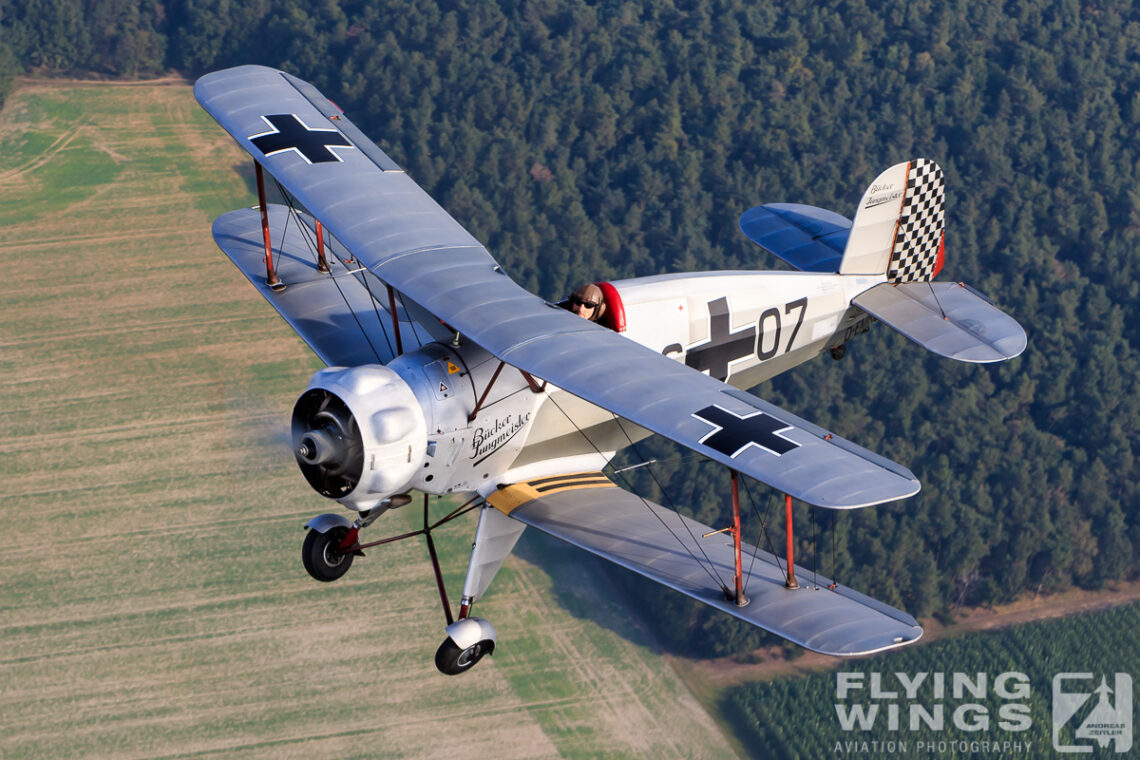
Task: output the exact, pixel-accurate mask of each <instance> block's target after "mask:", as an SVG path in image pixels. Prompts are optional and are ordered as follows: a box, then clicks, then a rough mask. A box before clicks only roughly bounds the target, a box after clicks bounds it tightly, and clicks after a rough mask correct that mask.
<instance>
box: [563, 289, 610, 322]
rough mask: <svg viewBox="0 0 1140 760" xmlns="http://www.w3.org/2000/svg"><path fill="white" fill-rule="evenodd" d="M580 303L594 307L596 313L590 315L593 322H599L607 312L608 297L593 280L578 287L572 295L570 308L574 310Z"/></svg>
mask: <svg viewBox="0 0 1140 760" xmlns="http://www.w3.org/2000/svg"><path fill="white" fill-rule="evenodd" d="M578 304H581V305H583V306H592V307H594V313H593V314H592V315H591V316H590V321H591V322H597V321H598V320H599V319H601V317H602V315H603V314H605V313H606V299H605V297H604V296H603V295H602V289H601V288H599V287H598V286H597V285H595V284H594V283H592V282H590V283H586V284H585V285H583V286H582V287H580V288H578V289H577V290H575V291H574V293H573V295H571V296H570V310H571V311H573V310H574V307H575V306H576V305H578Z"/></svg>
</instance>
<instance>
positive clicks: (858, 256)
mask: <svg viewBox="0 0 1140 760" xmlns="http://www.w3.org/2000/svg"><path fill="white" fill-rule="evenodd" d="M945 228H946V188H945V182H944V179H943V174H942V168H941V167H940V166H939V165H938V164H936V163H934V162H933V161H929V160H927V159H925V158H919V159H915V160H914V161H908V162H906V163H902V164H896V165H894V166H892V167H891V168H890V169H887V170H886V171H885V172H883V173H882V174H880V175H879V176H878V177H877V178H876V179H875V181H874V182H872V183H871V186H870V187H868V188H867V192H866V193H864V194H863V198H862V200H860V201H859V207H858V209H857V211H856V212H855V221H854V222H853V223H852V225H851V235H850V237H849V238H848V240H847V247H846V248H844V250H843V260H842V262H841V263H840V265H839V273H840V274H864V275H874V274H882V273H883V272H886V273H887V281H888V282H925V281H928V280H931V279H933V278H934V277H935V276H937V274H938V273H939V272H940V271H941V270H942V263H943V259H944V256H945V236H946V229H945Z"/></svg>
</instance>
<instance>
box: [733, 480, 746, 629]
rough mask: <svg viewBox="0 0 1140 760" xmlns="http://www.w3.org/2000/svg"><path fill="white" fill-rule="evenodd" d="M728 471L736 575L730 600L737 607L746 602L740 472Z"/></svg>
mask: <svg viewBox="0 0 1140 760" xmlns="http://www.w3.org/2000/svg"><path fill="white" fill-rule="evenodd" d="M729 472H731V473H732V553H733V555H734V557H735V559H736V575H735V577H734V578H733V580H734V581H735V582H736V597H735V598H734V599H732V601H733V602H735V603H736V606H737V607H744V606H746V605H747V604H748V597H747V596H745V595H744V572H743V568H741V562H740V473H738V472H737V471H736V470H729Z"/></svg>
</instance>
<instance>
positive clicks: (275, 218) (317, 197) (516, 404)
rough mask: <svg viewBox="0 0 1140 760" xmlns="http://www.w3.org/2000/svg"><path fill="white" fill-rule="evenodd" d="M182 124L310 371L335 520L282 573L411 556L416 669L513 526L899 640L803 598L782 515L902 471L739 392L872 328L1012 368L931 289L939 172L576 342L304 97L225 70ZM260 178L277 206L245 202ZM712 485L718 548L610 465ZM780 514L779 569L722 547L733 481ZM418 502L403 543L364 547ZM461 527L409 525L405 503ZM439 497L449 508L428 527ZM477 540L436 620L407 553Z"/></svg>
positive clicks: (758, 239) (685, 587) (823, 586)
mask: <svg viewBox="0 0 1140 760" xmlns="http://www.w3.org/2000/svg"><path fill="white" fill-rule="evenodd" d="M194 93H195V96H196V97H197V99H198V102H199V103H201V105H202V107H203V108H205V109H206V111H208V112H209V113H210V115H211V116H213V118H214V119H216V120H217V121H218V123H219V124H220V125H221V126H222V127H223V128H224V129H225V130H226V131H227V132H228V133H229V134H230V135H231V136H232V137H233V138H234V139H235V140H236V141H237V143H238V144H239V145H240V146H241V147H242V148H243V149H245V150H246V151H247V152H248V153H249V154H250V155H251V156H252V158H253V160H254V168H255V174H256V178H257V188H258V205H257V206H255V207H252V208H247V209H239V210H236V211H232V212H230V213H227V214H225V215H223V216H221V217H219V218H218V219H217V220H216V221H215V222H214V224H213V236H214V239H215V241H216V242H217V244H218V246H219V247H220V248H221V249H222V251H223V252H225V254H226V255H227V256H228V257H229V258H230V259H231V260H232V261H233V262H234V264H236V265H237V267H238V268H239V269H240V270H241V271H242V272H243V273H244V274H245V275H246V277H247V278H248V279H249V281H250V282H251V283H252V284H253V285H254V286H255V287H256V288H257V289H258V290H259V291H260V292H261V294H262V295H263V296H264V297H265V299H266V300H267V301H268V302H269V303H270V304H271V305H272V306H273V307H274V308H275V309H276V310H277V311H278V312H279V313H280V315H281V316H282V317H284V319H285V320H286V321H287V322H288V323H289V324H290V325H291V326H292V327H293V328H294V329H295V330H296V331H297V333H298V334H299V335H300V336H301V338H303V339H304V340H305V342H306V343H307V344H308V345H309V346H310V347H311V348H312V350H313V351H314V352H315V353H316V354H317V356H318V357H320V359H321V360H322V361H323V362H324V363H325V364H326V365H327V366H326V368H325V369H322V370H320V371H318V372H317V373H316V374H315V375H313V377H312V379H311V380H310V381H309V384H308V387H307V388H306V389H305V390H304V392H303V393H302V394H301V395H300V398H299V399H298V400H297V402H296V404H295V407H294V409H293V414H292V423H291V424H292V442H293V454H294V457H295V459H296V461H297V464H298V465H299V467H300V469H301V472H302V473H303V475H304V477H305V479H306V480H307V481H308V483H309V485H310V486H312V488H313V489H314V490H316V491H317V493H319V494H321V495H322V496H324V497H326V498H328V499H330V500H332V501H335V502H337V503H339V504H340V505H341V506H342V507H345V508H347V512H330V513H326V514H322V515H320V516H318V517H315V518H313V519H312V520H311V521H309V522H308V523H307V524H306V526H305V527H306V528H307V531H306V534H305V539H304V543H303V547H302V559H303V563H304V566H305V568H306V569H307V570H308V572H309V574H310V575H312V577H313V578H315V579H317V580H319V581H325V582H330V581H335V580H336V579H338V578H340V577H342V576H343V575H344V573H345V572H347V571H348V569H349V567H350V565H351V564H352V563H353V560H354V559H355V558H357V557H360V556H362V555H363V553H364V550H365V549H369V548H371V547H375V546H379V545H382V544H385V543H387V542H390V541H395V540H400V539H404V538H409V537H412V536H420V535H422V536H424V537H425V538H426V543H427V548H428V552H429V555H430V559H431V562H432V566H433V568H434V570H435V575H436V581H437V584H438V590H439V595H440V600H441V603H442V606H443V610H444V616H445V618H446V621H447V625H446V628H445V633H446V637H445V639H444V641H443V643H442V644H441V645H440V646H439V648H438V650H437V652H436V657H435V662H436V665H437V667H438V668H439V670H440V671H442V672H443V673H447V674H458V673H462V672H464V671H466V670H468V669H469V668H471V667H472V666H473V665H475V663H476V662H478V661H479V660H480V658H482V657H483V656H484V655H486V654H490V653H491V652H493V650H494V648H495V645H496V641H497V637H496V632H495V629H494V627H493V626H492V625H491V624H490V622H488V621H487V620H484V619H482V618H479V617H476V616H474V615H473V614H472V613H473V609H474V605H475V604H476V603H477V602H478V601H479V599H480V598H481V597H482V596H483V595H484V594H485V593H486V591H487V589H488V587H489V585H490V583H491V581H492V579H493V578H494V576H495V574H496V572H497V571H498V570H499V568H500V566H501V565H502V563H503V562H504V560H505V558H506V557H507V556H508V555H509V554H510V552H511V551H512V549H513V548H514V546H515V544H516V542H517V541H518V539H519V536H520V535H521V534H522V532H523V531H524V529H525V528H526V527H527V526H530V527H532V528H536V529H538V530H539V531H542V532H544V533H548V534H550V535H552V536H555V537H557V538H559V539H562V540H563V541H566V542H568V543H570V544H572V545H574V546H577V547H580V548H581V549H584V550H586V551H588V552H592V553H593V554H595V555H598V556H600V557H603V558H605V559H607V560H610V561H612V562H614V563H616V564H618V565H620V566H622V567H625V568H628V569H629V570H632V571H633V572H635V573H639V574H641V575H643V576H646V577H648V578H650V579H652V580H654V581H656V582H659V583H662V584H664V585H666V586H668V587H670V588H672V589H675V590H677V591H679V592H681V593H683V594H686V595H688V596H690V597H692V598H694V599H696V600H698V601H700V602H703V603H704V604H707V605H710V606H711V607H714V608H716V609H718V610H721V611H723V612H724V613H727V614H729V615H733V616H735V617H737V618H739V619H741V620H744V621H746V622H747V623H750V624H752V625H755V626H758V627H760V628H763V629H765V630H767V631H770V632H772V633H774V634H777V635H779V636H781V637H784V638H786V639H788V640H790V641H792V642H795V643H796V644H798V645H800V646H802V647H805V648H807V649H810V650H814V651H817V652H823V653H826V654H829V655H840V656H849V655H861V654H867V653H871V652H877V651H881V650H885V649H890V648H893V647H898V646H903V645H905V644H909V643H911V642H914V641H916V640H917V639H918V638H919V637H920V636H921V635H922V628H921V627H920V626H919V625H918V623H917V622H916V620H915V619H914V618H913V617H912V616H910V615H908V614H907V613H905V612H903V611H901V610H898V609H894V608H892V607H891V606H889V605H887V604H884V603H882V602H879V601H876V600H874V599H872V598H870V597H867V596H865V595H863V594H861V593H859V592H857V591H854V590H852V589H850V588H847V587H845V586H843V585H841V584H838V583H835V582H834V581H833V580H831V579H828V578H822V577H819V576H817V577H816V580H815V582H812V583H804V584H801V583H799V582H798V581H797V579H796V573H797V571H798V572H799V573H800V577H801V578H802V577H804V574H805V571H804V570H803V568H802V567H797V566H796V564H795V561H794V553H793V552H794V546H793V526H792V504H793V500H799V501H801V502H804V503H807V504H809V505H813V506H814V507H819V508H822V509H829V510H852V509H859V508H863V507H869V506H872V505H877V504H883V503H885V502H891V501H895V500H898V499H904V498H906V497H909V496H912V495H913V494H915V493H917V492H918V490H919V482H918V480H917V479H916V478H915V476H914V475H913V474H912V473H911V472H910V471H909V470H908V469H907V468H906V467H904V466H902V465H900V464H897V463H895V462H892V461H890V460H889V459H886V458H884V457H882V456H879V455H877V454H874V453H872V452H871V451H868V450H866V449H864V448H862V447H860V446H858V445H856V444H855V443H852V442H851V441H848V440H845V439H844V438H842V437H840V436H839V435H837V434H836V433H834V432H832V431H829V430H826V429H823V428H821V427H819V426H817V425H814V424H812V423H811V422H808V421H807V420H804V419H801V418H800V417H798V416H796V415H794V414H791V413H789V412H787V411H785V410H783V409H780V408H778V407H777V406H775V405H773V404H771V403H768V402H766V401H764V400H763V399H762V398H760V397H759V396H757V395H754V394H753V393H749V392H747V391H746V390H745V389H749V388H753V387H755V386H757V385H758V384H760V383H762V382H764V381H765V380H767V379H769V378H771V377H773V376H775V375H777V374H779V373H781V372H784V371H785V370H788V369H791V368H792V367H795V366H796V365H799V364H801V363H803V362H805V361H808V360H809V359H812V358H813V357H815V356H817V355H819V354H821V353H823V352H824V351H828V352H830V353H831V355H832V356H833V357H834V358H840V357H841V356H842V354H843V352H844V350H845V346H846V343H847V341H848V340H850V339H851V338H853V337H855V336H857V335H858V334H860V333H862V332H865V331H866V330H868V329H869V328H870V327H871V325H872V323H873V322H876V321H878V322H882V323H884V324H886V325H888V326H889V327H891V328H893V329H895V330H897V331H899V332H901V333H902V334H903V335H905V336H906V337H907V338H909V339H910V340H911V341H913V342H915V343H917V344H919V345H920V346H923V347H925V348H927V349H929V350H931V351H934V352H935V353H937V354H940V355H942V356H945V357H949V358H952V359H957V360H961V361H966V362H975V363H983V362H994V361H1000V360H1004V359H1010V358H1012V357H1015V356H1017V355H1018V354H1019V353H1021V351H1022V350H1023V349H1024V347H1025V345H1026V336H1025V332H1024V330H1023V329H1022V328H1021V326H1020V325H1019V324H1018V323H1017V322H1016V321H1015V320H1014V319H1013V318H1012V317H1010V316H1008V315H1007V314H1005V313H1004V312H1002V311H1001V310H1000V309H998V308H997V307H996V306H995V305H994V304H993V303H992V302H991V301H989V300H988V299H986V298H985V297H984V296H982V295H980V294H979V293H978V292H976V291H974V290H973V289H971V288H969V287H968V286H966V285H964V284H961V283H955V282H934V281H933V279H934V277H935V276H936V275H937V274H938V273H939V271H940V270H941V268H942V264H943V259H944V252H945V239H944V227H945V224H944V222H945V212H944V196H945V192H944V181H943V173H942V170H941V169H940V168H939V167H938V165H937V164H935V163H933V162H931V161H928V160H922V159H919V160H914V161H909V162H906V163H900V164H898V165H896V166H892V167H891V168H889V169H887V170H886V171H884V172H883V173H882V174H881V175H879V176H878V177H877V178H876V179H875V180H874V182H873V183H872V184H871V185H870V187H869V188H868V189H867V191H866V193H865V194H864V195H863V197H862V200H861V201H860V202H859V205H858V207H857V208H856V211H855V215H854V218H853V219H848V218H846V217H844V216H842V215H840V214H837V213H834V212H831V211H826V210H823V209H819V208H814V207H811V206H805V205H798V204H769V205H764V206H759V207H756V208H753V209H750V210H748V211H745V212H744V213H743V215H742V216H741V218H740V227H741V230H742V231H743V233H744V234H745V235H746V236H747V237H748V238H749V239H751V240H752V241H754V242H755V243H757V244H758V245H759V246H760V247H761V248H763V249H765V250H766V251H769V252H770V253H772V254H774V255H775V256H777V257H779V258H781V259H783V260H784V261H785V262H787V263H789V264H791V265H792V266H793V267H794V268H795V269H796V270H797V271H777V272H761V271H733V272H702V273H678V274H667V275H659V276H653V277H644V278H638V279H629V280H620V281H614V282H602V283H598V287H599V288H600V289H601V291H602V293H603V297H604V301H605V305H606V308H605V312H604V315H603V318H602V320H601V322H599V323H595V322H592V321H590V320H587V319H582V318H580V317H579V316H577V315H575V314H572V313H571V312H570V311H568V310H567V309H566V308H561V307H560V305H559V304H556V303H552V302H549V301H546V300H543V299H542V298H539V297H537V296H535V295H532V294H531V293H529V292H527V291H526V290H525V289H523V288H522V287H520V286H519V285H517V284H516V283H515V282H513V281H512V280H511V278H510V277H509V276H507V274H506V273H505V272H504V271H503V270H502V268H501V267H500V266H499V265H498V264H497V263H496V261H495V259H494V258H492V257H491V255H490V254H489V253H488V251H487V250H486V249H485V248H484V247H483V245H482V244H480V243H479V241H478V240H476V239H475V238H474V237H472V236H471V235H470V234H469V233H468V232H467V231H466V230H465V229H464V228H463V227H462V226H461V225H460V224H459V223H458V222H456V221H455V220H454V219H453V218H452V217H451V216H450V215H448V213H447V212H446V211H444V209H443V208H441V207H440V206H439V205H438V204H437V203H436V202H435V201H434V200H432V198H431V197H430V196H428V194H427V193H426V192H424V191H423V190H422V189H421V188H420V187H419V186H417V185H416V184H415V182H413V181H412V179H411V178H410V177H409V176H408V175H407V174H406V173H405V172H404V171H403V170H402V169H401V168H400V167H399V165H397V164H396V162H395V161H393V160H392V159H391V158H390V157H389V156H388V155H387V154H386V153H385V152H384V151H383V150H381V149H380V148H379V147H377V146H376V145H375V144H374V143H373V142H372V141H371V140H369V139H368V138H367V137H366V136H365V135H364V134H363V132H361V131H360V129H359V128H358V127H357V126H356V125H355V124H353V123H352V121H350V120H349V119H348V117H347V116H346V115H345V114H344V113H343V112H342V111H341V109H340V108H338V107H337V106H336V105H334V104H333V103H332V102H331V101H329V100H328V99H327V98H326V97H325V96H323V95H322V94H321V93H320V92H319V91H318V90H317V89H316V88H315V87H313V86H312V85H310V84H309V83H307V82H304V81H302V80H300V79H298V78H296V77H294V76H291V75H289V74H287V73H284V72H281V71H277V70H274V69H270V68H265V67H260V66H240V67H237V68H232V69H227V70H224V71H218V72H214V73H211V74H208V75H206V76H204V77H202V78H201V79H199V80H198V81H197V83H196V84H195V87H194ZM265 173H268V174H269V175H271V177H272V178H273V179H275V180H276V182H277V184H278V187H279V188H280V189H281V191H282V197H283V198H284V202H281V203H274V204H268V203H267V202H266V196H265V177H264V175H265ZM653 434H656V435H659V436H664V437H665V438H668V439H670V440H672V441H674V442H676V443H677V444H679V445H680V446H682V447H686V448H688V449H690V450H692V451H694V452H696V453H697V454H700V455H702V456H704V457H707V458H708V459H709V460H711V461H713V462H716V463H719V464H720V465H723V466H724V467H725V468H726V470H727V475H728V480H729V481H730V482H731V491H732V495H733V496H732V498H733V501H732V504H733V521H732V524H731V525H730V526H728V527H727V528H721V529H719V530H717V529H713V528H712V527H710V526H706V525H702V524H700V523H698V522H696V521H695V520H693V519H690V518H689V517H686V516H683V515H682V514H680V513H679V512H677V511H676V510H675V509H671V508H667V507H666V506H662V505H660V504H656V503H654V502H652V501H649V500H647V499H645V498H642V497H640V496H638V495H636V494H634V493H632V492H631V491H630V490H627V489H626V488H623V487H622V486H623V485H626V480H625V476H624V475H623V474H622V473H621V472H620V471H619V470H617V469H615V468H614V467H613V465H612V460H613V458H614V456H615V454H616V453H617V452H618V451H620V450H623V449H625V448H627V447H630V446H633V445H634V444H635V443H636V442H638V441H640V440H643V439H645V438H646V437H648V436H650V435H653ZM741 477H743V478H748V479H753V480H756V481H759V482H761V483H763V484H766V485H767V486H769V487H770V488H771V489H773V492H774V493H778V494H782V495H783V498H784V501H785V507H786V517H787V521H788V522H787V530H786V533H787V550H786V555H785V556H784V557H780V556H777V554H775V553H774V552H766V551H762V550H760V549H759V548H758V547H751V546H748V545H746V544H745V543H744V542H743V541H742V540H741V536H742V528H741V517H740V503H739V502H740V499H739V481H740V479H741ZM413 491H416V492H419V493H422V494H423V495H424V502H423V504H424V506H423V527H422V528H421V529H419V530H416V531H414V532H411V533H405V534H401V535H395V536H391V537H388V538H384V539H380V540H376V541H365V540H363V535H364V533H363V531H364V530H365V529H366V528H369V526H371V525H372V524H373V523H374V522H375V521H376V520H377V519H378V518H379V517H381V516H382V515H384V514H385V513H386V512H388V511H389V510H393V509H397V508H400V507H404V506H406V505H407V504H409V503H410V502H411V501H412V495H411V494H412V492H413ZM451 494H458V495H464V496H467V497H468V499H467V501H466V502H464V503H462V504H461V505H460V506H458V507H455V508H454V509H452V511H450V512H449V513H448V514H446V515H445V516H443V517H440V518H438V519H433V517H432V515H431V512H430V509H429V505H430V498H431V497H432V496H435V497H436V499H437V502H438V501H439V499H440V497H445V496H448V495H451ZM460 498H461V497H457V498H455V499H453V500H452V501H450V502H448V504H449V505H450V504H454V503H455V502H457V501H459V500H460ZM470 511H477V515H478V519H477V525H476V529H475V538H474V543H473V547H472V550H471V556H470V561H469V565H468V570H467V574H466V578H465V581H464V584H463V591H462V598H461V600H460V603H459V606H458V610H457V614H453V610H452V605H451V603H450V601H449V598H448V596H447V591H446V589H445V587H444V583H443V580H442V574H441V573H440V564H439V559H438V556H437V552H436V549H435V544H434V541H433V540H432V531H433V530H434V529H437V528H439V527H440V526H441V525H443V524H444V523H447V522H450V521H451V520H453V519H455V518H456V517H458V516H460V515H462V514H466V513H468V512H470Z"/></svg>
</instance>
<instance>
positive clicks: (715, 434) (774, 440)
mask: <svg viewBox="0 0 1140 760" xmlns="http://www.w3.org/2000/svg"><path fill="white" fill-rule="evenodd" d="M693 416H694V417H696V418H697V419H698V420H700V421H701V422H707V423H708V424H710V425H712V426H713V427H714V428H716V429H715V430H713V431H712V432H710V433H707V434H706V435H705V437H704V438H702V439H701V440H700V443H703V444H704V445H706V446H708V447H709V448H710V449H715V450H716V451H719V452H720V453H722V454H725V455H727V456H730V457H732V458H733V459H735V458H736V457H737V456H739V455H740V453H741V452H742V451H744V450H745V449H746V448H748V447H749V446H759V447H760V448H762V449H764V450H765V451H769V452H771V453H773V454H775V455H776V456H780V455H781V454H787V453H788V452H789V451H791V450H792V449H797V448H799V446H800V445H799V444H798V443H796V442H795V441H789V440H788V439H787V438H784V437H783V436H781V435H780V433H783V432H784V431H786V430H791V429H792V426H791V425H789V424H788V423H786V422H784V421H783V420H778V419H776V418H775V417H773V416H772V415H770V414H765V413H764V412H753V413H752V414H749V415H748V416H746V417H737V416H736V415H735V414H733V413H732V412H730V411H728V410H727V409H724V408H722V407H719V406H716V405H713V406H706V407H705V408H704V409H702V410H700V411H699V412H694V413H693Z"/></svg>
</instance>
